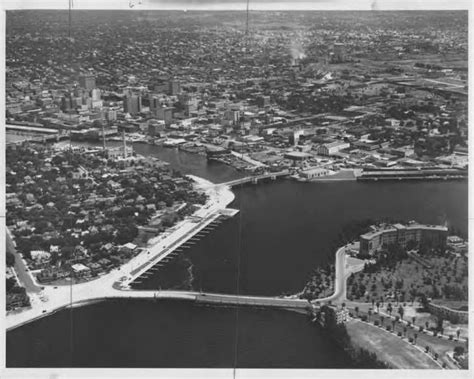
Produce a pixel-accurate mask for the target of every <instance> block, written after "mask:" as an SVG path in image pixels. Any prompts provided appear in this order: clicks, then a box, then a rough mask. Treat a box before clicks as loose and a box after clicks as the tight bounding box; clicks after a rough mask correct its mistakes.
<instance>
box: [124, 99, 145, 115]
mask: <svg viewBox="0 0 474 379" xmlns="http://www.w3.org/2000/svg"><path fill="white" fill-rule="evenodd" d="M141 110H142V98H141V96H139V95H127V96H126V97H125V99H124V100H123V111H124V112H125V113H130V115H132V116H136V115H137V114H138V113H140V111H141Z"/></svg>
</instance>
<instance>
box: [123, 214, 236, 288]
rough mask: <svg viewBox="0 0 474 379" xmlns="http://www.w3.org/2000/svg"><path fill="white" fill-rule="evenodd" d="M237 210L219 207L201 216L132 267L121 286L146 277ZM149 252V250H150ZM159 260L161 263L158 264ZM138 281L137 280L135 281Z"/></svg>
mask: <svg viewBox="0 0 474 379" xmlns="http://www.w3.org/2000/svg"><path fill="white" fill-rule="evenodd" d="M238 212H239V211H238V210H237V209H230V208H225V209H219V210H217V211H215V212H212V213H211V214H210V215H208V216H206V217H204V218H202V219H201V220H200V221H199V222H198V223H197V225H195V226H194V227H192V228H191V229H190V230H188V231H187V232H186V233H184V234H183V235H182V236H181V237H180V238H178V239H177V240H175V241H174V242H172V243H171V244H170V245H168V246H166V247H165V248H164V249H163V250H160V251H158V252H157V253H155V254H154V255H153V256H152V257H151V258H150V259H149V260H148V261H147V262H145V263H144V264H143V265H141V266H139V267H137V268H134V269H133V270H132V271H131V272H130V275H129V277H128V278H127V280H126V281H124V282H122V284H121V286H122V287H124V288H127V287H129V286H130V285H131V284H133V283H134V282H135V280H137V279H139V278H147V277H148V276H150V275H151V274H153V273H154V271H156V270H159V269H160V267H162V266H163V265H164V264H166V263H168V262H169V261H171V260H172V259H173V258H174V257H176V256H177V255H178V254H179V253H180V252H183V251H184V249H187V248H190V247H192V246H193V245H195V244H196V243H197V242H198V241H199V240H200V239H201V238H203V237H205V236H206V235H207V234H208V233H210V231H211V230H212V229H214V228H215V227H216V225H218V224H219V223H220V221H219V219H220V218H229V217H233V216H234V215H236V214H237V213H238ZM150 253H151V251H150ZM160 262H161V265H160ZM137 283H138V282H137Z"/></svg>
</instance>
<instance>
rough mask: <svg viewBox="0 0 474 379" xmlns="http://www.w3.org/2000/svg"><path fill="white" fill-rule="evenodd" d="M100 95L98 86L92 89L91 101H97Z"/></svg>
mask: <svg viewBox="0 0 474 379" xmlns="http://www.w3.org/2000/svg"><path fill="white" fill-rule="evenodd" d="M100 97H101V91H100V89H98V88H94V89H93V90H92V101H99V100H100Z"/></svg>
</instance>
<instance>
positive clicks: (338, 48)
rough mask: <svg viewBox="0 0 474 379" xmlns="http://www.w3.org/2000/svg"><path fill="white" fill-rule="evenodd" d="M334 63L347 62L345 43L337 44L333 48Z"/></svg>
mask: <svg viewBox="0 0 474 379" xmlns="http://www.w3.org/2000/svg"><path fill="white" fill-rule="evenodd" d="M332 51H333V54H334V55H333V61H335V62H344V60H345V54H344V53H345V45H344V44H343V43H335V44H334V45H333V48H332Z"/></svg>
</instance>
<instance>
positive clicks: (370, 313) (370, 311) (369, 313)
mask: <svg viewBox="0 0 474 379" xmlns="http://www.w3.org/2000/svg"><path fill="white" fill-rule="evenodd" d="M367 314H368V315H369V318H368V320H369V322H370V316H372V310H370V309H369V311H368V312H367Z"/></svg>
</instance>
